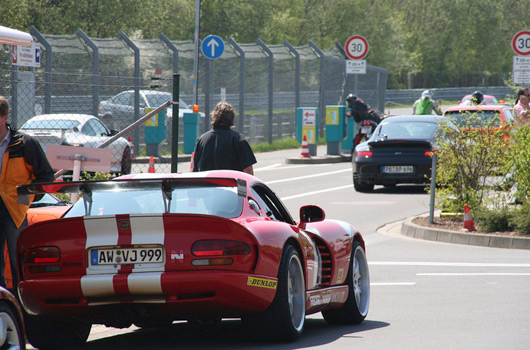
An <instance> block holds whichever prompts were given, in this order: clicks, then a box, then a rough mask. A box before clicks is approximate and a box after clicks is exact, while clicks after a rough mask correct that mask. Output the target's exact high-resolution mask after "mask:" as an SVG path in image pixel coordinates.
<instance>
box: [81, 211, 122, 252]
mask: <svg viewBox="0 0 530 350" xmlns="http://www.w3.org/2000/svg"><path fill="white" fill-rule="evenodd" d="M83 222H84V224H85V232H86V243H85V248H90V247H97V246H114V245H116V244H118V226H117V225H116V217H114V216H110V217H102V218H98V217H94V216H86V217H85V218H84V220H83Z"/></svg>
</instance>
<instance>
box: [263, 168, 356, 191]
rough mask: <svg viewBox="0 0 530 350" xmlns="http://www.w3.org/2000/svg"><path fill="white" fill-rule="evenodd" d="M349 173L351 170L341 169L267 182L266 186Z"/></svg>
mask: <svg viewBox="0 0 530 350" xmlns="http://www.w3.org/2000/svg"><path fill="white" fill-rule="evenodd" d="M351 171H352V170H351V169H342V170H336V171H328V172H325V173H317V174H311V175H304V176H297V177H290V178H287V179H281V180H275V181H267V184H269V185H270V184H277V183H280V182H288V181H298V180H305V179H310V178H312V177H319V176H327V175H333V174H338V173H344V172H351ZM349 187H353V185H349Z"/></svg>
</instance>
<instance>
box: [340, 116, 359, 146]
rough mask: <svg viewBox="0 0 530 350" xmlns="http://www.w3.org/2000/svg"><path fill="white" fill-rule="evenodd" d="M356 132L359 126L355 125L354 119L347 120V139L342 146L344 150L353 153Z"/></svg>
mask: <svg viewBox="0 0 530 350" xmlns="http://www.w3.org/2000/svg"><path fill="white" fill-rule="evenodd" d="M356 130H359V125H357V124H356V123H355V120H354V119H353V117H351V118H346V139H344V141H342V144H341V148H342V149H343V150H348V152H350V151H353V139H354V138H355V134H356Z"/></svg>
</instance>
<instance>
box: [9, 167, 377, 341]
mask: <svg viewBox="0 0 530 350" xmlns="http://www.w3.org/2000/svg"><path fill="white" fill-rule="evenodd" d="M77 191H81V192H82V193H85V194H90V195H84V196H83V199H82V200H80V201H79V202H77V203H76V204H74V206H73V207H72V208H71V209H70V210H69V211H68V212H67V213H66V214H65V215H64V217H62V218H60V219H56V220H49V221H44V222H41V223H38V224H35V225H32V226H30V227H28V228H26V229H25V230H24V231H22V232H21V233H20V236H19V239H18V242H17V252H18V254H19V256H20V257H21V259H20V261H21V262H20V270H21V282H20V285H19V290H20V292H21V295H20V297H21V300H22V301H23V305H24V308H25V309H26V311H27V312H29V313H30V314H32V315H34V317H32V319H31V327H30V326H29V325H28V331H27V337H28V340H29V342H30V343H31V344H33V345H34V346H35V347H46V348H57V347H60V346H69V345H71V343H76V344H81V343H83V342H85V341H86V339H87V337H88V334H89V332H90V329H91V326H92V324H96V323H101V324H105V325H107V326H111V327H120V328H123V327H129V326H130V325H131V324H135V325H137V326H139V327H156V326H167V325H170V324H171V323H172V322H173V321H174V320H189V321H201V320H221V319H222V318H241V319H242V323H243V326H244V328H245V330H246V333H247V335H248V336H249V337H250V338H251V339H253V340H264V341H292V340H295V339H296V338H298V337H299V336H300V335H301V333H302V331H303V329H304V324H305V317H306V315H309V314H313V313H317V312H322V314H323V317H324V319H326V320H327V321H328V322H329V323H331V324H356V323H359V322H362V321H363V320H364V319H365V317H366V315H367V313H368V306H369V300H370V279H369V271H368V264H367V260H366V254H365V244H364V240H363V237H362V236H361V234H360V233H359V231H358V230H357V229H356V228H355V227H354V226H352V225H351V224H349V223H346V222H342V221H337V220H327V219H326V218H325V216H326V215H325V213H324V210H323V209H322V208H320V207H318V206H314V205H307V206H302V207H301V208H300V221H298V222H296V221H295V220H294V219H293V218H292V216H291V214H290V213H289V212H288V210H287V208H286V207H285V206H284V204H283V203H282V202H281V200H280V199H279V198H278V197H277V196H276V195H275V194H274V192H273V191H272V190H271V189H270V188H269V187H268V186H267V185H266V184H265V183H264V182H262V181H260V180H259V179H258V178H256V177H254V176H251V175H249V174H246V173H243V172H237V171H230V170H218V171H210V172H202V173H201V172H199V173H178V174H164V175H163V176H160V175H159V174H149V173H146V174H136V175H125V176H121V177H118V178H115V179H113V180H107V181H79V182H64V183H53V184H40V185H39V184H37V185H26V186H22V187H19V193H18V194H19V196H23V195H25V194H27V193H42V192H44V193H49V192H77ZM42 258H45V259H42ZM313 331H314V330H313ZM66 335H68V336H66Z"/></svg>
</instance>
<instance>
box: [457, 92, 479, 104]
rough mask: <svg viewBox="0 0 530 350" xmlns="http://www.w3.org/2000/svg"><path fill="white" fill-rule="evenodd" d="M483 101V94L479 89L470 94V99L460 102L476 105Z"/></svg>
mask: <svg viewBox="0 0 530 350" xmlns="http://www.w3.org/2000/svg"><path fill="white" fill-rule="evenodd" d="M483 101H484V94H483V93H482V92H480V91H475V92H473V93H472V94H471V99H470V100H467V101H465V102H464V103H462V105H464V106H478V105H481V104H482V102H483Z"/></svg>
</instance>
